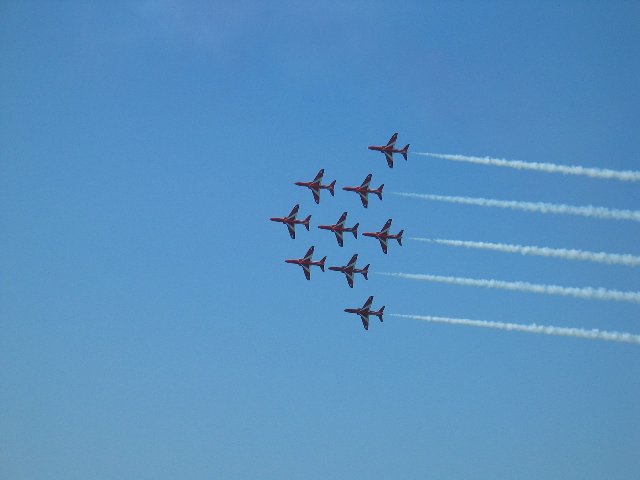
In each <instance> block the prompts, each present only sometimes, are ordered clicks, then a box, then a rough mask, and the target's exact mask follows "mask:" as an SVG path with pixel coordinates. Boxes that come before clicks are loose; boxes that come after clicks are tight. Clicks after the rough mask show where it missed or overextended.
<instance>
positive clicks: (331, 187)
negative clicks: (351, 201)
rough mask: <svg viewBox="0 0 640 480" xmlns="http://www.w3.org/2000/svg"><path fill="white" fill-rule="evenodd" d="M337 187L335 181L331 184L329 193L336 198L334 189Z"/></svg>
mask: <svg viewBox="0 0 640 480" xmlns="http://www.w3.org/2000/svg"><path fill="white" fill-rule="evenodd" d="M335 186H336V181H335V180H334V181H333V182H331V183H330V184H329V193H330V194H331V196H332V197H333V196H334V193H333V188H334V187H335Z"/></svg>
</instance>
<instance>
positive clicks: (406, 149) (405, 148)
mask: <svg viewBox="0 0 640 480" xmlns="http://www.w3.org/2000/svg"><path fill="white" fill-rule="evenodd" d="M408 150H409V144H408V143H407V144H406V145H405V147H404V148H403V149H402V150H400V153H401V154H402V156H403V157H404V159H405V160H406V159H407V152H408Z"/></svg>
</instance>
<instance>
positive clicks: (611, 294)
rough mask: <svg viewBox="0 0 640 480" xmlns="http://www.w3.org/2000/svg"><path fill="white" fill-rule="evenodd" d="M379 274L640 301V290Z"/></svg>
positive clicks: (571, 295)
mask: <svg viewBox="0 0 640 480" xmlns="http://www.w3.org/2000/svg"><path fill="white" fill-rule="evenodd" d="M376 273H378V274H379V275H389V276H391V277H398V278H405V279H408V280H419V281H423V282H439V283H449V284H454V285H464V286H471V287H484V288H495V289H500V290H513V291H519V292H529V293H542V294H546V295H562V296H565V297H575V298H585V299H589V300H610V301H616V302H632V303H640V292H622V291H620V290H607V289H605V288H594V287H561V286H559V285H543V284H538V283H529V282H505V281H503V280H488V279H483V278H464V277H445V276H440V275H428V274H418V273H389V272H376Z"/></svg>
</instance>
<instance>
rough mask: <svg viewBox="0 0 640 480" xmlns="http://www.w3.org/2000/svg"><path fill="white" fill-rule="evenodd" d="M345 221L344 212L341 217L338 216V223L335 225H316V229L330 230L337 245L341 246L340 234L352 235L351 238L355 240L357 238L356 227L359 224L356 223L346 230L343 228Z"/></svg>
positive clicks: (345, 213)
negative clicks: (334, 235)
mask: <svg viewBox="0 0 640 480" xmlns="http://www.w3.org/2000/svg"><path fill="white" fill-rule="evenodd" d="M346 220H347V212H344V213H343V214H342V215H340V218H339V219H338V223H335V224H333V225H318V228H320V229H321V230H330V231H332V232H333V233H335V234H336V240H338V245H340V246H342V234H343V233H344V232H351V233H353V236H354V237H355V238H358V225H360V224H359V223H356V224H355V225H354V226H353V227H351V228H347V227H345V226H344V222H345V221H346Z"/></svg>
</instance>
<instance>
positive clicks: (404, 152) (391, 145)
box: [369, 133, 409, 168]
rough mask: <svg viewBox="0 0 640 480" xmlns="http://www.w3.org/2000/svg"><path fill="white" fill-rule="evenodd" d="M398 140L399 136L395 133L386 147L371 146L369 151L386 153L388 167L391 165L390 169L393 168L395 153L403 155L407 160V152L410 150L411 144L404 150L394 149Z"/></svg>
mask: <svg viewBox="0 0 640 480" xmlns="http://www.w3.org/2000/svg"><path fill="white" fill-rule="evenodd" d="M397 138H398V134H397V133H394V134H393V135H391V138H390V139H389V141H388V142H387V144H386V145H379V146H378V145H371V146H370V147H369V150H377V151H378V152H382V153H384V156H385V158H386V159H387V165H389V168H393V154H394V153H401V154H402V156H403V157H404V159H405V160H406V159H407V152H408V150H409V144H408V143H407V145H406V146H405V147H404V148H403V149H402V150H398V149H397V148H394V147H395V146H396V139H397Z"/></svg>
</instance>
